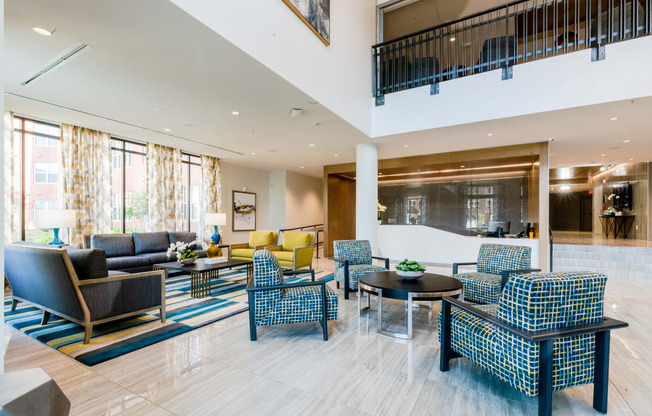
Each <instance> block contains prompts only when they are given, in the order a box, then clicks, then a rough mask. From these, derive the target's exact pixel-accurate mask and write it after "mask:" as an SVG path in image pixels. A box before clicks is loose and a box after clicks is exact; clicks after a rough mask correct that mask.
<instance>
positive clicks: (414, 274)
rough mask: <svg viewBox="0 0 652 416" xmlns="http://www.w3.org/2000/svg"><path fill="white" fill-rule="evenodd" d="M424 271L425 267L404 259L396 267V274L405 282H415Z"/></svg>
mask: <svg viewBox="0 0 652 416" xmlns="http://www.w3.org/2000/svg"><path fill="white" fill-rule="evenodd" d="M425 271H426V266H424V265H423V264H421V263H418V262H416V261H414V260H408V259H405V260H403V261H402V262H400V263H399V264H397V265H396V274H397V275H399V276H401V277H402V278H403V279H407V280H417V279H418V278H420V277H421V276H423V273H424V272H425Z"/></svg>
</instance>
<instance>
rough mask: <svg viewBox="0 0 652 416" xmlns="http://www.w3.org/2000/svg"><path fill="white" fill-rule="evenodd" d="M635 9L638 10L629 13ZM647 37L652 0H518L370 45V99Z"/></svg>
mask: <svg viewBox="0 0 652 416" xmlns="http://www.w3.org/2000/svg"><path fill="white" fill-rule="evenodd" d="M633 9H635V11H634V10H633ZM650 33H652V0H553V1H544V0H521V1H516V2H513V3H509V4H506V5H504V6H500V7H497V8H494V9H491V10H488V11H485V12H482V13H478V14H475V15H472V16H469V17H465V18H463V19H460V20H457V21H454V22H449V23H445V24H443V25H439V26H435V27H432V28H430V29H426V30H422V31H420V32H417V33H414V34H411V35H407V36H404V37H402V38H399V39H395V40H391V41H388V42H383V43H380V44H378V45H374V46H373V47H372V53H373V66H374V79H373V90H374V96H375V97H377V99H376V102H377V104H382V102H383V101H382V96H383V95H385V94H388V93H392V92H396V91H402V90H406V89H410V88H416V87H421V86H424V85H431V86H432V87H431V90H432V93H433V94H434V93H436V91H437V89H436V87H437V84H438V83H439V82H442V81H446V80H449V79H454V78H459V77H464V76H468V75H472V74H477V73H481V72H485V71H490V70H494V69H498V68H503V79H508V78H511V71H510V69H509V68H510V67H511V66H513V65H516V64H519V63H523V62H529V61H533V60H537V59H543V58H547V57H550V56H555V55H559V54H563V53H567V52H572V51H577V50H581V49H588V48H594V52H593V59H594V60H600V59H603V58H604V48H603V46H604V45H606V44H610V43H614V42H619V41H622V40H626V39H632V38H636V37H641V36H645V35H650Z"/></svg>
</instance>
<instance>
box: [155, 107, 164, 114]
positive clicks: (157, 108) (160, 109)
mask: <svg viewBox="0 0 652 416" xmlns="http://www.w3.org/2000/svg"><path fill="white" fill-rule="evenodd" d="M154 111H156V112H157V113H160V112H161V111H163V109H162V108H159V107H156V108H155V109H154Z"/></svg>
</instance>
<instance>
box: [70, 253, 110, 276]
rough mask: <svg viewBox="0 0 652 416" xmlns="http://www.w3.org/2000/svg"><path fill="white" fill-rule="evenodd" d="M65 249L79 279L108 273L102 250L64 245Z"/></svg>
mask: <svg viewBox="0 0 652 416" xmlns="http://www.w3.org/2000/svg"><path fill="white" fill-rule="evenodd" d="M66 251H67V252H68V257H70V262H71V263H72V266H73V267H74V268H75V272H76V273H77V278H78V279H79V280H86V279H99V278H102V277H107V276H108V275H109V273H108V270H107V265H106V254H105V253H104V250H102V249H99V248H95V249H92V248H89V249H83V250H81V249H75V248H72V247H71V248H70V249H69V248H68V247H66Z"/></svg>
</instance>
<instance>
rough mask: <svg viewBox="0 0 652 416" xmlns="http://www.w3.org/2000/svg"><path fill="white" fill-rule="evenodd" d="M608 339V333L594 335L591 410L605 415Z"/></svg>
mask: <svg viewBox="0 0 652 416" xmlns="http://www.w3.org/2000/svg"><path fill="white" fill-rule="evenodd" d="M609 338H610V332H609V331H604V332H598V333H596V334H595V360H594V363H593V365H594V367H593V408H594V409H595V410H597V411H598V412H601V413H607V396H608V395H609Z"/></svg>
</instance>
